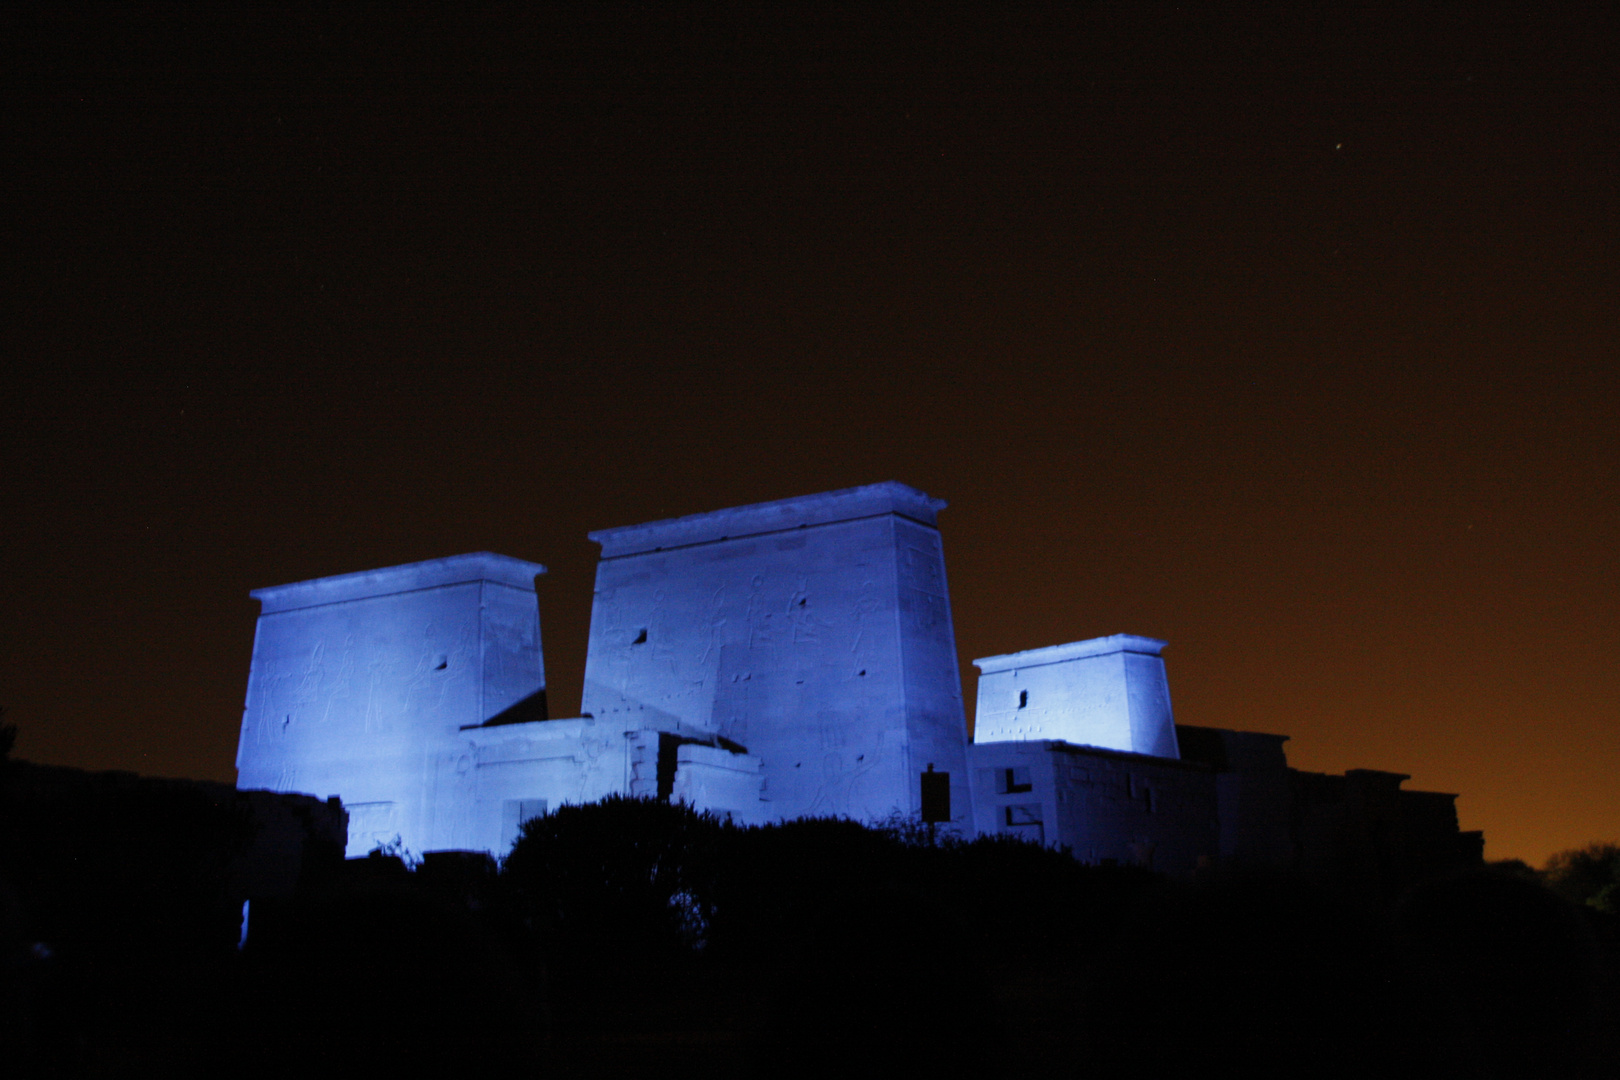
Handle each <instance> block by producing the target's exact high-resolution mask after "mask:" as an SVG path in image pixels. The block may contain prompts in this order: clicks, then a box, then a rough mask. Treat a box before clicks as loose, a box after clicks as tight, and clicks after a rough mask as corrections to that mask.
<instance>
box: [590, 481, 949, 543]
mask: <svg viewBox="0 0 1620 1080" xmlns="http://www.w3.org/2000/svg"><path fill="white" fill-rule="evenodd" d="M945 505H946V504H945V500H943V499H936V498H934V497H933V496H931V495H928V494H925V493H924V492H921V491H918V490H917V489H916V488H914V487H908V486H907V485H905V484H902V483H899V482H897V481H894V480H889V481H885V482H884V483H881V484H867V485H866V486H865V487H854V488H844V489H843V490H842V491H826V492H822V493H820V494H817V495H801V496H798V497H797V498H792V499H778V500H776V501H775V502H763V503H754V504H753V505H751V506H734V507H730V508H728V509H725V510H714V511H711V512H709V513H706V514H691V515H688V516H686V517H678V518H667V519H665V520H663V521H649V522H647V523H645V524H642V525H625V526H623V527H620V528H616V529H600V530H598V531H596V532H593V533H590V534H589V535H590V538H591V539H592V540H594V541H595V542H596V543H598V544H601V545H602V558H604V559H613V558H618V557H620V556H624V555H639V554H643V553H645V552H649V551H658V550H661V549H663V548H676V547H688V546H690V545H693V544H707V543H713V542H715V541H718V540H735V539H739V538H741V537H745V536H758V535H762V534H765V533H773V532H782V531H785V530H787V529H796V528H803V527H805V526H810V525H830V524H832V523H834V522H838V521H853V520H856V519H858V518H865V517H875V516H877V515H879V514H898V515H899V516H901V517H905V518H910V519H911V520H912V521H916V522H918V523H919V524H922V525H927V526H928V527H930V528H938V527H939V526H938V520H937V517H936V515H937V514H938V513H939V511H941V510H943V509H944V508H945Z"/></svg>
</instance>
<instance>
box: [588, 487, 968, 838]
mask: <svg viewBox="0 0 1620 1080" xmlns="http://www.w3.org/2000/svg"><path fill="white" fill-rule="evenodd" d="M943 505H944V504H943V503H942V502H940V501H939V500H936V499H932V498H930V497H928V496H926V495H924V494H923V493H922V492H919V491H916V490H914V489H912V488H908V487H906V486H905V485H902V484H893V483H890V484H876V485H872V486H870V487H865V488H853V489H848V490H846V491H839V492H829V493H825V494H821V495H813V496H807V497H805V498H800V499H787V500H782V501H781V502H776V503H764V504H759V505H755V506H747V507H738V508H734V509H731V510H723V511H718V512H716V513H712V514H700V515H695V516H693V517H688V518H679V519H675V520H671V521H664V522H653V523H650V524H647V525H639V526H631V527H628V528H624V529H613V530H607V531H604V532H598V533H593V534H592V539H594V540H596V541H597V542H599V543H601V544H602V548H603V550H602V561H601V563H600V564H599V566H598V569H597V580H596V597H595V603H594V606H593V608H592V613H591V632H590V645H589V653H588V658H587V660H586V667H585V686H584V695H583V704H582V706H581V711H582V712H584V713H586V714H589V715H590V716H592V717H594V718H595V719H596V720H597V721H598V722H601V721H604V720H612V721H617V722H621V723H624V724H625V725H627V726H633V725H634V724H636V723H641V722H656V723H665V724H678V725H681V726H683V727H685V728H688V729H691V730H693V731H697V732H705V733H712V734H714V735H717V736H720V737H721V738H723V739H724V740H726V741H727V742H729V743H731V744H733V745H735V746H740V747H744V748H746V750H747V752H748V754H749V755H750V756H751V757H754V758H757V759H758V760H759V762H760V768H761V772H762V774H763V777H764V791H763V798H764V800H765V803H766V805H765V807H764V817H766V818H768V819H782V818H792V817H799V816H804V815H849V816H851V817H854V818H857V819H861V820H878V819H882V818H885V817H887V816H888V815H889V814H891V813H893V812H895V811H899V812H901V813H914V812H915V811H916V810H917V809H918V801H919V794H918V788H919V781H918V777H919V775H920V774H921V773H922V771H923V770H924V769H925V768H927V766H928V765H929V764H933V765H934V766H935V768H936V769H937V770H940V771H947V772H950V773H951V774H952V779H953V789H954V791H953V806H954V808H955V813H956V814H957V816H958V817H959V818H961V819H962V820H963V821H964V822H965V821H966V820H967V817H968V813H969V811H968V805H967V793H968V786H967V783H966V775H965V757H964V751H965V743H966V721H965V716H964V712H963V707H962V696H961V681H960V674H959V672H958V669H957V664H956V647H955V637H954V633H953V630H952V623H951V612H950V600H949V593H948V590H947V588H946V580H945V565H944V556H943V551H942V549H941V546H940V539H939V532H938V529H937V528H936V527H935V514H936V513H937V512H938V510H939V509H940V508H941V507H943Z"/></svg>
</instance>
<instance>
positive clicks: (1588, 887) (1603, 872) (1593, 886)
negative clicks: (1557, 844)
mask: <svg viewBox="0 0 1620 1080" xmlns="http://www.w3.org/2000/svg"><path fill="white" fill-rule="evenodd" d="M1541 876H1542V880H1543V881H1545V882H1546V884H1547V887H1548V888H1549V889H1551V890H1552V891H1553V892H1555V893H1557V894H1558V895H1559V896H1562V897H1563V898H1564V899H1565V900H1568V901H1570V902H1571V903H1574V904H1586V905H1588V906H1590V907H1593V908H1596V909H1597V910H1598V911H1601V912H1604V913H1606V914H1609V915H1620V844H1588V845H1587V846H1586V847H1583V848H1573V849H1571V850H1569V851H1560V852H1558V853H1557V854H1555V855H1553V856H1552V857H1551V858H1550V859H1548V860H1547V865H1546V867H1545V868H1544V869H1543V870H1542V872H1541Z"/></svg>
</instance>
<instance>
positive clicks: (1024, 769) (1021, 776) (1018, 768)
mask: <svg viewBox="0 0 1620 1080" xmlns="http://www.w3.org/2000/svg"><path fill="white" fill-rule="evenodd" d="M1033 790H1035V785H1034V784H1033V783H1032V782H1031V781H1030V776H1029V766H1028V765H1015V766H1013V767H1012V768H1010V769H997V770H996V794H997V795H1016V794H1018V793H1019V792H1021V791H1033Z"/></svg>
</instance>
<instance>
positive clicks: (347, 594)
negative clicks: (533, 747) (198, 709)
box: [236, 553, 545, 855]
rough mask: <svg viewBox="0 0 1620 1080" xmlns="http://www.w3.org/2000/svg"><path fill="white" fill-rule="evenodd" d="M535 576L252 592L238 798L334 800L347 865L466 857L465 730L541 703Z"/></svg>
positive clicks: (502, 571)
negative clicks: (461, 776) (457, 774)
mask: <svg viewBox="0 0 1620 1080" xmlns="http://www.w3.org/2000/svg"><path fill="white" fill-rule="evenodd" d="M544 572H545V568H544V567H542V566H539V565H537V564H535V563H528V562H523V561H521V560H518V559H511V558H506V557H505V556H500V555H491V554H487V553H480V554H472V555H457V556H453V557H451V558H447V559H436V560H433V561H431V562H423V563H412V564H409V565H406V566H396V567H389V568H386V569H383V570H373V571H367V572H364V573H359V574H345V575H342V576H339V577H330V578H320V579H317V580H314V581H305V582H298V583H296V584H292V585H283V586H277V587H275V588H269V589H259V590H257V591H255V592H254V593H253V594H252V595H253V596H254V597H255V598H256V599H258V600H259V601H260V602H261V603H262V605H263V608H262V612H261V614H260V616H259V623H258V629H257V631H256V633H255V637H254V646H253V663H252V668H251V670H250V673H249V676H248V692H247V703H246V708H245V709H244V710H243V714H242V734H241V740H240V743H239V744H238V750H237V762H236V766H237V786H238V787H240V788H263V789H266V790H270V791H289V792H292V791H297V792H306V793H309V794H313V795H316V796H318V797H320V798H325V797H327V796H330V795H337V796H339V797H340V798H342V800H343V803H344V806H345V807H346V808H347V810H348V812H349V854H350V855H363V854H365V852H366V851H368V850H370V849H371V848H372V847H373V846H375V845H377V844H379V843H387V842H389V841H391V840H393V839H394V838H395V837H398V838H399V839H400V841H401V842H402V843H403V844H404V845H405V846H406V847H407V848H409V849H411V850H412V851H416V852H421V851H425V850H433V849H439V848H453V847H461V846H465V844H464V840H465V839H466V837H467V835H468V834H467V829H468V828H469V827H470V826H469V824H468V817H467V813H466V809H465V808H464V807H462V806H460V805H459V804H458V803H457V799H458V798H459V796H458V795H457V794H456V793H455V792H454V790H453V785H450V786H446V785H442V784H441V783H440V781H441V779H442V773H443V769H442V768H441V762H442V760H443V759H445V758H446V757H448V758H450V759H451V760H452V761H454V760H459V757H460V755H459V753H457V750H458V748H459V746H460V736H459V729H461V728H463V727H466V726H469V725H476V724H482V723H485V722H486V721H489V720H491V719H493V718H497V717H500V716H502V715H503V714H509V713H510V712H511V711H512V710H514V709H517V710H519V711H522V707H523V705H524V703H532V702H536V701H541V700H543V696H544V692H545V674H544V668H543V664H542V660H541V651H540V615H539V609H538V606H537V603H536V600H535V594H534V578H535V575H537V574H541V573H544Z"/></svg>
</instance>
